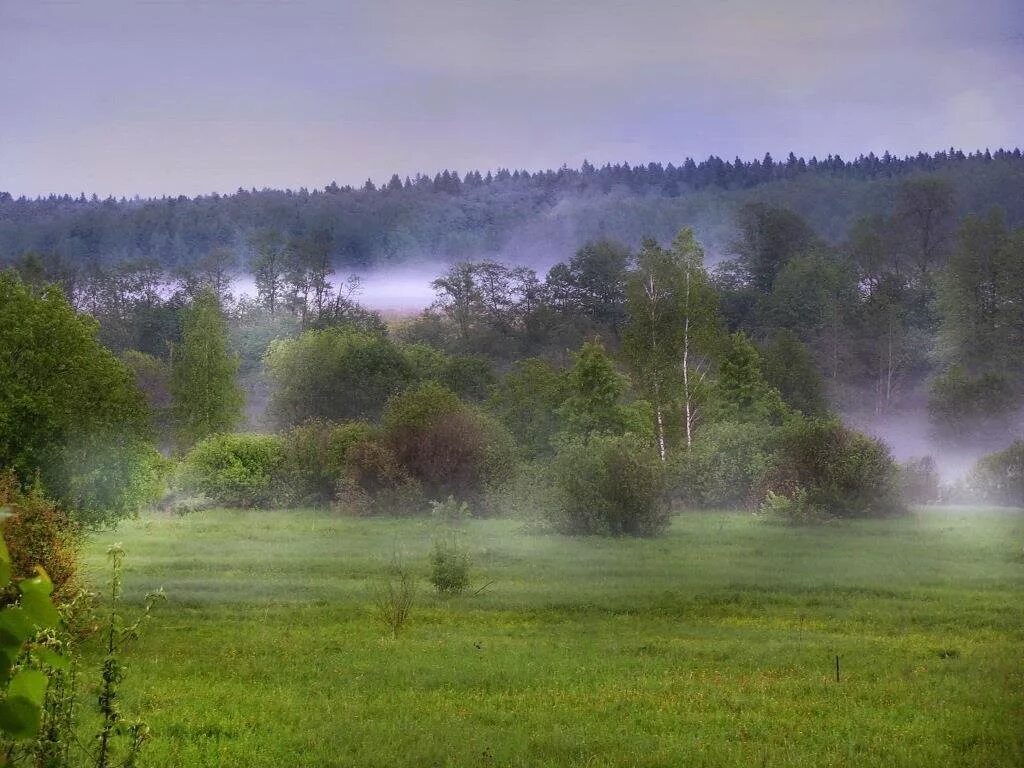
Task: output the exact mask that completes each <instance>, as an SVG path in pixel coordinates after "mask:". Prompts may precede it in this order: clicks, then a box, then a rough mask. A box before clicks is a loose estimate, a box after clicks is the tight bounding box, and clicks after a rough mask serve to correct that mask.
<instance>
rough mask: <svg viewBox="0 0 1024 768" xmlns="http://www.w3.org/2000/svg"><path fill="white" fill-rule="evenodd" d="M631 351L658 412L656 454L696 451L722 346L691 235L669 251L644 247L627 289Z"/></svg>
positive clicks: (714, 303)
mask: <svg viewBox="0 0 1024 768" xmlns="http://www.w3.org/2000/svg"><path fill="white" fill-rule="evenodd" d="M626 305H627V310H628V313H629V324H628V326H627V328H626V333H625V351H626V354H627V356H628V358H629V360H630V363H631V365H632V367H633V371H634V373H635V374H636V377H637V380H638V383H639V385H640V387H641V388H642V389H643V391H644V393H645V395H646V396H647V397H648V399H649V400H650V401H651V403H652V405H653V407H654V419H655V436H656V439H657V442H658V452H659V454H660V455H661V458H662V460H664V459H665V456H666V454H667V451H668V448H669V446H670V445H671V444H672V443H674V442H678V441H681V440H685V444H686V446H687V447H690V446H691V445H692V444H693V437H694V431H695V429H696V426H697V424H698V422H699V421H700V418H701V416H702V405H703V403H704V401H705V398H706V395H707V386H706V383H707V382H706V377H707V373H708V364H709V362H710V359H711V356H712V351H713V349H714V347H715V345H716V343H717V341H718V340H719V339H720V338H721V334H722V331H721V323H720V320H719V315H718V300H717V296H716V294H715V291H714V289H713V288H712V287H711V285H710V283H709V281H708V275H707V271H706V270H705V268H704V251H703V249H702V248H701V246H700V244H699V243H698V242H697V240H696V238H695V237H694V234H693V230H692V229H689V228H686V229H683V230H682V231H680V232H679V234H678V235H677V236H676V238H675V240H674V241H673V243H672V248H671V249H670V250H667V249H665V248H663V247H661V246H660V245H659V244H658V243H656V242H655V241H654V240H645V241H644V243H643V247H642V248H641V251H640V253H639V255H638V256H637V268H636V271H635V272H634V273H633V274H632V275H631V276H630V280H629V285H628V286H627V297H626Z"/></svg>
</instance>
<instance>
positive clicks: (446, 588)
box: [430, 536, 472, 596]
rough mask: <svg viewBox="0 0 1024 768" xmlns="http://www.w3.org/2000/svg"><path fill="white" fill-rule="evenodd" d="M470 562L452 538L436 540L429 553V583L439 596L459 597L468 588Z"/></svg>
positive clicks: (465, 552) (466, 554) (459, 545)
mask: <svg viewBox="0 0 1024 768" xmlns="http://www.w3.org/2000/svg"><path fill="white" fill-rule="evenodd" d="M471 566H472V560H471V558H470V556H469V552H467V551H466V549H465V547H463V546H462V545H461V544H459V542H458V540H457V539H455V537H454V536H446V537H442V538H438V539H437V540H435V541H434V546H433V549H431V551H430V583H431V584H433V586H434V589H436V590H437V592H438V594H439V595H443V596H448V595H459V594H461V593H462V592H464V591H465V590H466V588H467V587H468V586H469V571H470V568H471Z"/></svg>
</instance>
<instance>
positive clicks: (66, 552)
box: [0, 470, 79, 598]
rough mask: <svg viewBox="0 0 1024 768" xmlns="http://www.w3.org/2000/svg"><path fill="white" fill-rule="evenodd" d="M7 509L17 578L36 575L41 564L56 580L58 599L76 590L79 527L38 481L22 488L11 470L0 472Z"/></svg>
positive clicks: (6, 533)
mask: <svg viewBox="0 0 1024 768" xmlns="http://www.w3.org/2000/svg"><path fill="white" fill-rule="evenodd" d="M4 508H6V510H7V512H8V515H9V516H8V517H7V519H6V520H4V522H3V537H4V542H5V543H6V544H7V551H8V553H9V555H10V562H11V569H12V574H13V576H14V578H15V579H27V578H30V577H33V576H35V575H36V570H35V568H36V566H37V565H41V566H42V567H43V569H44V570H45V571H46V573H47V575H48V576H49V577H50V580H51V582H52V583H53V590H54V594H55V595H56V597H57V598H66V597H69V596H70V595H71V594H72V593H73V592H74V590H75V586H76V584H75V576H76V574H77V572H78V543H79V542H78V526H76V525H75V523H74V522H73V521H71V520H70V519H69V518H68V515H67V514H66V513H65V512H64V511H63V510H62V509H60V507H58V506H57V505H56V504H55V503H54V502H52V501H50V500H49V499H47V498H46V497H45V496H44V495H43V491H42V487H41V486H40V485H39V484H38V483H37V484H36V485H35V486H33V487H32V488H31V489H29V490H28V491H22V490H21V489H20V487H19V484H18V477H17V475H15V474H14V472H13V471H11V470H6V471H3V472H0V509H4Z"/></svg>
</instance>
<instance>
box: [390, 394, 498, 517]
mask: <svg viewBox="0 0 1024 768" xmlns="http://www.w3.org/2000/svg"><path fill="white" fill-rule="evenodd" d="M382 423H383V430H384V437H385V439H386V441H387V443H388V445H389V446H390V447H391V449H392V450H393V451H394V455H395V456H396V458H397V460H398V462H399V464H400V465H401V466H402V467H403V468H404V470H405V471H407V472H408V473H409V474H410V475H411V476H412V477H413V478H415V479H416V480H417V481H419V482H420V483H422V485H423V488H424V491H425V492H426V493H427V494H428V495H429V496H431V497H433V498H444V497H446V496H449V495H453V496H455V497H456V498H460V499H468V500H478V499H480V498H481V497H482V496H483V494H484V493H485V491H486V490H487V489H488V488H489V487H494V486H497V485H501V484H502V483H503V482H505V481H507V480H508V479H509V478H510V477H511V475H512V471H513V469H514V453H515V449H514V446H513V443H512V438H511V436H510V435H509V433H508V431H507V430H506V429H505V428H504V427H503V426H502V425H501V424H500V423H499V422H498V421H497V419H495V418H493V417H492V416H490V415H488V414H486V413H484V412H483V411H481V410H480V409H478V408H476V407H474V406H470V405H466V404H464V403H462V402H461V401H460V400H459V399H458V397H457V396H456V395H455V394H454V393H453V392H451V391H450V390H447V389H445V388H444V387H442V386H441V385H439V384H436V383H433V382H426V383H424V384H421V385H419V386H418V387H415V388H413V389H410V390H408V391H406V392H403V393H402V394H401V395H398V396H396V397H394V398H392V399H391V400H390V401H388V404H387V407H386V408H385V410H384V414H383V417H382Z"/></svg>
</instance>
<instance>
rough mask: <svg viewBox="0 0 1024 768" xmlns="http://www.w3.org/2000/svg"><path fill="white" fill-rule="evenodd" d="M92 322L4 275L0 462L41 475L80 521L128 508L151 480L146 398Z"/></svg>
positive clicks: (58, 297)
mask: <svg viewBox="0 0 1024 768" xmlns="http://www.w3.org/2000/svg"><path fill="white" fill-rule="evenodd" d="M97 330H98V329H97V324H96V322H95V321H94V320H93V319H92V318H89V317H84V316H79V315H77V314H76V313H75V311H74V309H73V308H72V307H71V305H70V304H69V303H68V301H67V299H66V298H65V297H64V296H63V295H62V294H61V292H60V291H59V290H58V289H57V288H56V287H51V288H47V289H45V290H43V291H42V293H41V294H39V295H35V294H34V293H33V292H32V290H30V289H29V288H28V287H27V286H26V285H25V284H23V283H22V282H21V281H20V280H19V279H18V278H17V277H16V276H15V275H13V274H12V273H10V272H2V273H0V467H9V468H11V469H14V470H15V471H16V472H17V473H18V476H19V478H20V479H21V481H22V483H25V484H30V483H32V482H33V481H34V479H35V478H36V476H37V473H38V477H39V478H40V479H41V480H42V482H43V485H44V486H45V488H46V490H47V491H48V492H49V494H50V495H51V496H52V497H54V498H55V499H57V500H58V501H59V502H60V504H61V505H62V507H64V508H65V509H66V510H68V511H69V512H70V513H71V514H73V515H74V517H75V518H76V519H77V520H78V521H79V522H83V523H86V524H93V523H101V522H106V521H110V520H116V519H118V518H119V517H123V516H125V515H129V514H131V513H133V512H134V511H135V510H136V509H137V508H138V506H139V505H140V504H142V503H143V502H145V501H148V500H149V499H150V498H151V495H152V494H153V493H154V492H155V484H156V479H157V478H156V477H155V472H156V465H155V461H154V453H155V452H154V450H153V447H152V444H151V442H150V437H151V434H150V425H149V413H148V412H147V409H146V404H145V400H144V398H143V396H142V393H141V392H139V390H138V388H137V387H136V386H135V383H134V381H133V376H132V372H131V371H130V370H129V369H128V368H127V367H126V366H125V365H123V364H122V363H121V362H120V361H118V359H117V358H116V357H114V355H113V354H112V353H111V352H110V351H109V350H107V349H106V348H104V347H103V346H101V345H100V344H99V342H98V340H97Z"/></svg>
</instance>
